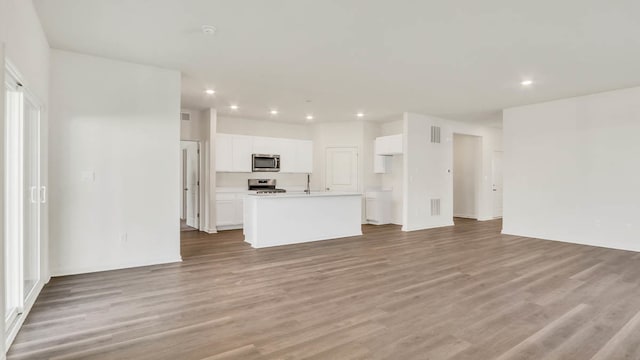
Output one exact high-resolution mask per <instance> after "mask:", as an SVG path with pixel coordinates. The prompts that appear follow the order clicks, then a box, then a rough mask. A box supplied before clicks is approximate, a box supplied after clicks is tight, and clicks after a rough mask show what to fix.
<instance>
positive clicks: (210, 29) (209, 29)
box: [202, 25, 216, 35]
mask: <svg viewBox="0 0 640 360" xmlns="http://www.w3.org/2000/svg"><path fill="white" fill-rule="evenodd" d="M202 33H203V34H205V35H215V33H216V28H215V27H214V26H211V25H202Z"/></svg>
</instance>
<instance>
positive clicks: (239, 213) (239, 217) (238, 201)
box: [233, 194, 244, 225]
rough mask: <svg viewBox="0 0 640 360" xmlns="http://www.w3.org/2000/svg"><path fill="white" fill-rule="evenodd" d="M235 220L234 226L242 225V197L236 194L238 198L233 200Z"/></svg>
mask: <svg viewBox="0 0 640 360" xmlns="http://www.w3.org/2000/svg"><path fill="white" fill-rule="evenodd" d="M235 209H236V214H235V219H234V223H233V224H234V225H240V224H243V223H244V195H242V194H238V198H237V199H236V200H235Z"/></svg>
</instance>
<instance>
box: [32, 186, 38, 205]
mask: <svg viewBox="0 0 640 360" xmlns="http://www.w3.org/2000/svg"><path fill="white" fill-rule="evenodd" d="M35 192H36V187H35V186H32V187H31V203H33V204H35V203H37V201H36V196H35Z"/></svg>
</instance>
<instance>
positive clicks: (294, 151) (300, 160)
mask: <svg viewBox="0 0 640 360" xmlns="http://www.w3.org/2000/svg"><path fill="white" fill-rule="evenodd" d="M252 154H273V155H280V172H282V173H311V171H312V169H313V141H310V140H295V139H281V138H270V137H259V136H246V135H231V134H221V133H218V134H217V135H216V171H218V172H251V168H252V166H251V155H252Z"/></svg>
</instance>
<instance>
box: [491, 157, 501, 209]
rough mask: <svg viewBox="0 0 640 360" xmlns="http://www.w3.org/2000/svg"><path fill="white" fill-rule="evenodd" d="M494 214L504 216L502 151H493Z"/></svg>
mask: <svg viewBox="0 0 640 360" xmlns="http://www.w3.org/2000/svg"><path fill="white" fill-rule="evenodd" d="M492 178H493V216H494V217H502V151H494V152H493V161H492Z"/></svg>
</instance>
